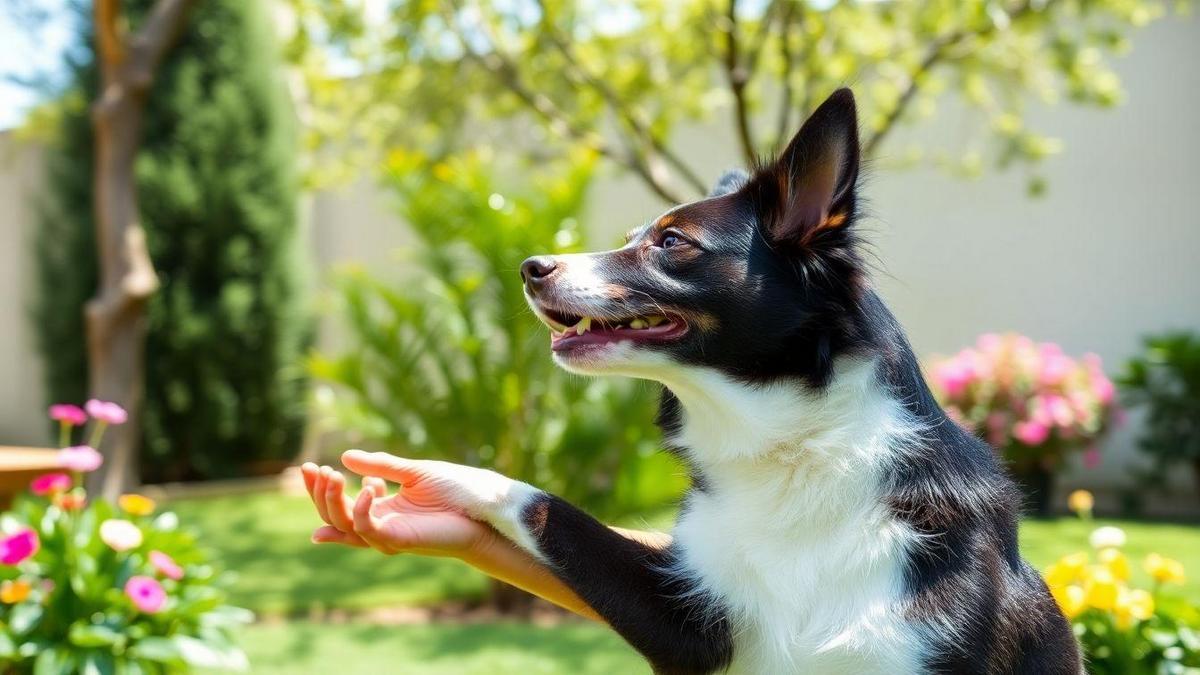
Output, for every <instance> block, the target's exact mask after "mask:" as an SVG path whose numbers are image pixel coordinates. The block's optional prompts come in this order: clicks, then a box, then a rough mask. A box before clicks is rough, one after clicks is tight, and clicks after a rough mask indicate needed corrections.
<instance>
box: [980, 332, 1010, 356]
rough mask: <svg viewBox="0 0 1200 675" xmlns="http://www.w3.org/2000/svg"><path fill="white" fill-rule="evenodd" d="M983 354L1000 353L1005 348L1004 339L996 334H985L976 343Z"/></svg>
mask: <svg viewBox="0 0 1200 675" xmlns="http://www.w3.org/2000/svg"><path fill="white" fill-rule="evenodd" d="M975 346H976V347H979V351H981V352H998V351H1000V349H1001V348H1002V347H1004V338H1003V337H1002V336H1000V335H997V334H996V333H984V334H983V335H980V336H979V339H978V340H976V341H975Z"/></svg>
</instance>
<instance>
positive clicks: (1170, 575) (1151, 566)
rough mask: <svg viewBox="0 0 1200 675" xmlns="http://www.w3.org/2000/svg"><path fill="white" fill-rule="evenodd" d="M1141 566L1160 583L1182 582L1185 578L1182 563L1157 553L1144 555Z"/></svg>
mask: <svg viewBox="0 0 1200 675" xmlns="http://www.w3.org/2000/svg"><path fill="white" fill-rule="evenodd" d="M1142 567H1143V568H1144V569H1145V570H1146V572H1148V573H1149V574H1150V576H1152V577H1154V580H1155V581H1157V582H1158V583H1160V584H1164V583H1171V584H1182V583H1183V582H1184V581H1185V580H1186V579H1187V576H1186V575H1185V574H1184V571H1183V563H1181V562H1179V561H1178V560H1175V559H1173V558H1167V557H1165V556H1161V555H1159V554H1157V553H1151V554H1150V555H1148V556H1146V560H1145V562H1144V563H1142Z"/></svg>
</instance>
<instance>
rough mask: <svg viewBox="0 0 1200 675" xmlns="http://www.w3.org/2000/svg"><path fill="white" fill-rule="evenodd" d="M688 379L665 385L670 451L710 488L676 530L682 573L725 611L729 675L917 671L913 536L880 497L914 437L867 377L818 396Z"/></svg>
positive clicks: (843, 376) (858, 368)
mask: <svg viewBox="0 0 1200 675" xmlns="http://www.w3.org/2000/svg"><path fill="white" fill-rule="evenodd" d="M687 380H688V382H683V381H680V382H677V383H675V385H674V386H671V389H672V391H674V392H675V393H676V395H677V396H678V397H679V398H680V401H681V402H682V403H683V405H684V410H685V412H684V416H683V427H682V429H681V431H680V433H678V434H677V435H676V437H675V438H674V439H673V440H674V441H675V442H676V443H678V444H679V445H680V446H682V447H684V448H686V449H687V452H688V454H689V457H690V459H691V461H692V462H694V463H695V465H696V466H697V468H698V469H699V470H700V471H701V473H702V474H703V475H704V479H705V483H706V489H705V490H704V491H703V492H700V491H697V492H695V493H694V494H693V495H692V498H691V500H690V501H689V504H688V507H687V509H686V510H685V512H684V513H683V515H682V516H681V517H680V519H679V522H678V523H677V524H676V527H675V531H674V535H675V539H676V541H677V542H678V544H679V545H680V546H679V548H680V551H681V559H680V569H679V570H678V571H679V573H681V574H683V575H686V576H687V577H689V578H690V579H691V580H692V581H693V583H694V584H695V585H696V587H697V589H698V590H699V591H703V592H705V593H708V594H711V595H712V596H714V597H715V598H717V599H719V600H720V601H721V602H722V604H723V605H724V606H725V608H726V610H727V611H728V613H729V618H730V624H731V629H732V631H733V634H734V662H733V666H732V668H731V672H734V673H755V674H757V673H822V674H824V673H889V674H893V673H896V674H899V673H915V672H918V671H919V670H920V661H921V657H922V655H923V654H924V652H925V646H924V644H923V642H922V640H921V639H920V628H919V627H918V626H915V625H912V624H911V623H910V622H908V621H906V620H905V619H904V617H903V616H902V613H901V610H902V606H903V600H902V594H903V583H904V581H903V573H902V570H903V564H904V561H905V557H906V552H907V551H908V550H909V547H911V546H912V545H913V544H914V541H915V536H914V534H913V533H912V531H911V530H910V529H909V528H908V527H907V526H906V525H905V524H904V523H903V522H901V521H899V520H897V519H896V518H895V517H894V516H893V515H892V513H891V512H890V511H889V509H888V508H887V506H886V505H885V504H884V503H883V499H882V495H881V490H880V481H881V466H882V465H883V464H884V463H885V462H887V461H889V460H891V459H892V458H894V456H895V453H896V452H899V451H900V450H901V449H902V448H903V446H904V443H905V442H906V440H907V439H909V438H911V437H912V435H913V434H914V433H915V429H914V428H913V426H912V424H911V423H910V422H909V421H908V419H907V418H906V416H905V415H904V414H903V408H902V407H901V406H899V405H898V404H897V402H896V401H895V400H894V399H893V398H892V397H891V396H890V395H888V394H887V392H886V391H884V390H882V389H881V388H880V386H879V385H878V383H877V381H876V378H875V377H874V368H873V365H872V364H870V363H863V362H849V363H845V364H839V368H838V369H837V374H836V376H835V378H834V381H833V383H832V384H831V385H830V386H829V387H828V388H827V389H826V390H825V391H823V392H822V393H820V394H819V395H817V394H812V393H806V392H804V391H801V390H799V389H797V387H795V386H791V385H788V386H779V387H766V388H750V387H746V386H745V385H741V384H739V383H736V382H733V381H731V380H728V379H725V378H723V377H721V376H719V375H715V374H712V373H692V374H691V376H689V377H688V378H687ZM669 386H670V385H669Z"/></svg>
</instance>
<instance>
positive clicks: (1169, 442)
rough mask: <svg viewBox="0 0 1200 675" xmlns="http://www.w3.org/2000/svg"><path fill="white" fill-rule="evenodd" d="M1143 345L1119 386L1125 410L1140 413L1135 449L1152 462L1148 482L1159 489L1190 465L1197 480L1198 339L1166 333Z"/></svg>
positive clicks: (1199, 469)
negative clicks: (1142, 416)
mask: <svg viewBox="0 0 1200 675" xmlns="http://www.w3.org/2000/svg"><path fill="white" fill-rule="evenodd" d="M1144 345H1145V351H1144V353H1143V354H1142V355H1141V356H1139V357H1137V358H1135V359H1132V360H1130V361H1129V363H1128V364H1127V365H1126V367H1125V372H1124V374H1123V375H1122V376H1121V378H1120V379H1119V384H1120V385H1121V393H1122V397H1123V399H1124V402H1125V403H1126V404H1127V405H1128V406H1130V407H1145V408H1146V412H1147V414H1146V422H1145V426H1144V427H1143V431H1142V435H1141V438H1139V439H1138V447H1140V448H1141V450H1142V451H1143V452H1145V453H1146V454H1147V455H1149V456H1150V458H1151V459H1152V460H1153V469H1152V474H1151V476H1149V477H1148V479H1149V481H1148V482H1152V483H1156V484H1160V485H1161V481H1162V480H1163V479H1164V478H1165V477H1166V474H1167V471H1168V470H1169V469H1171V468H1173V467H1175V466H1176V465H1178V464H1179V463H1185V464H1190V465H1191V466H1192V467H1193V468H1194V469H1195V470H1196V477H1197V478H1198V479H1200V336H1197V335H1195V334H1194V333H1187V332H1177V333H1166V334H1163V335H1156V336H1151V337H1147V338H1146V339H1145V340H1144Z"/></svg>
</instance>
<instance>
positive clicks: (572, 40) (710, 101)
mask: <svg viewBox="0 0 1200 675" xmlns="http://www.w3.org/2000/svg"><path fill="white" fill-rule="evenodd" d="M291 4H292V5H293V7H294V9H295V10H296V12H297V15H298V16H299V18H300V19H299V21H298V22H297V26H298V28H297V31H296V33H295V34H294V35H293V36H292V43H291V49H290V53H291V56H292V60H293V63H295V64H297V65H298V66H300V69H301V71H302V73H303V74H304V77H305V80H306V82H307V83H308V90H309V93H310V94H311V96H310V102H311V103H312V104H313V106H314V109H315V110H316V111H319V114H316V115H314V116H313V117H314V118H316V119H317V120H318V121H317V122H315V123H314V124H312V125H311V126H310V128H309V130H308V141H309V144H310V146H311V147H312V148H313V149H314V150H316V149H319V148H321V146H323V145H324V144H325V143H330V144H332V145H335V147H337V148H338V152H337V153H333V154H336V155H337V156H340V157H345V158H348V159H347V160H346V164H349V165H351V166H353V167H354V168H356V169H358V170H361V168H362V167H368V166H373V165H375V164H377V162H378V161H379V158H380V157H387V156H388V155H389V154H391V153H392V152H393V151H395V150H396V149H397V148H400V149H403V150H406V151H407V150H412V149H414V148H417V149H421V150H425V151H428V152H431V153H432V154H434V155H437V156H442V155H448V154H457V153H460V152H464V151H471V150H479V149H481V148H497V147H503V148H505V151H504V152H505V154H512V153H516V152H522V151H524V152H526V153H527V154H528V155H529V156H530V157H534V158H542V157H545V156H547V155H552V156H562V155H565V154H569V153H570V152H572V151H578V150H581V149H582V150H587V151H589V152H596V153H599V154H600V155H602V156H603V157H604V158H605V159H606V161H611V162H612V163H614V164H615V165H617V166H620V167H622V168H624V169H626V170H628V171H630V172H631V174H633V175H634V176H636V177H638V178H640V179H641V180H642V182H643V183H645V184H646V186H647V187H649V188H650V189H651V190H652V191H654V192H655V193H656V194H658V195H659V196H661V197H663V198H664V199H666V200H668V201H679V200H681V199H683V198H687V197H692V196H696V195H697V193H698V194H703V192H704V190H705V188H707V184H706V183H705V182H704V181H702V180H699V179H698V178H697V176H696V170H695V168H694V167H692V166H690V165H689V163H688V162H686V161H683V160H682V158H681V157H680V155H679V153H678V152H677V148H675V147H673V146H672V143H671V140H672V132H673V131H674V130H675V129H677V128H678V127H679V126H680V125H685V124H687V125H697V124H706V123H714V121H715V123H718V124H727V125H729V127H728V136H729V137H730V138H734V137H735V136H736V137H738V138H741V139H744V140H743V143H742V145H743V147H742V148H740V152H731V153H730V156H728V157H725V158H724V159H722V160H721V161H722V162H724V163H725V164H732V163H735V162H738V161H740V160H741V159H742V158H745V157H749V156H757V155H764V154H767V153H769V152H771V151H772V150H773V149H777V148H778V147H779V146H780V144H781V143H783V142H785V141H786V139H787V138H788V137H789V136H790V134H791V133H792V132H794V131H795V129H796V128H797V127H798V126H799V124H800V121H801V120H802V119H803V118H804V116H805V115H807V114H808V113H809V112H811V111H812V109H813V108H814V107H815V105H816V104H817V103H819V102H820V101H821V100H822V99H823V98H824V97H826V96H827V95H829V94H830V93H831V92H832V91H833V90H834V89H836V88H837V87H839V86H843V85H845V84H846V83H847V82H852V83H853V84H854V87H855V89H856V91H857V93H858V96H859V105H860V109H861V113H862V119H863V120H864V121H865V126H866V129H864V132H865V134H864V146H865V149H866V151H867V155H869V156H870V155H874V156H876V157H880V158H883V159H884V160H886V161H888V162H890V163H895V162H896V159H895V158H901V159H903V158H904V157H905V155H907V154H911V153H906V152H901V151H900V150H899V149H898V148H896V147H889V145H888V144H887V143H885V141H888V142H890V140H891V135H892V132H893V130H894V129H895V128H897V127H898V126H900V125H904V124H910V123H912V124H920V123H937V118H938V115H939V113H940V108H941V107H942V106H945V107H946V108H947V109H948V110H950V114H951V115H953V118H954V120H955V124H956V125H958V126H962V127H964V128H966V129H968V131H967V133H966V134H955V135H953V137H952V138H947V137H944V135H943V137H942V138H938V139H935V140H930V141H925V142H924V143H923V147H922V148H921V150H922V152H921V153H920V154H921V155H922V156H923V157H925V158H928V159H927V160H925V161H933V162H934V163H936V164H937V165H939V166H942V167H944V168H948V169H950V170H954V171H956V168H957V167H958V166H959V165H960V164H962V163H963V160H964V159H966V158H973V157H979V158H984V157H986V159H987V160H988V161H987V164H989V165H995V166H1004V165H1005V164H1008V163H1013V162H1019V163H1023V164H1031V165H1032V164H1036V163H1038V162H1040V161H1042V160H1044V159H1045V158H1046V157H1047V156H1048V154H1049V153H1047V152H1046V147H1045V144H1044V143H1041V142H1039V139H1042V136H1041V135H1040V134H1039V133H1038V132H1037V130H1036V129H1025V130H1024V133H1023V134H1022V136H1021V137H1014V135H1013V134H1012V132H1011V131H1005V130H1004V128H1003V127H1004V126H1005V125H1006V124H1007V126H1009V127H1011V122H1012V121H1013V120H1015V121H1016V122H1017V126H1018V128H1022V129H1023V128H1024V126H1025V108H1026V106H1027V104H1028V103H1029V102H1031V101H1036V102H1039V103H1043V104H1053V103H1056V102H1059V101H1062V100H1068V101H1070V102H1072V103H1075V104H1077V105H1084V106H1094V107H1102V108H1103V107H1111V106H1113V105H1116V104H1118V103H1120V101H1121V100H1123V98H1124V91H1123V89H1122V87H1121V83H1120V79H1119V78H1118V77H1117V75H1116V73H1115V72H1114V70H1113V69H1112V66H1111V59H1112V57H1114V56H1119V55H1121V54H1123V53H1125V52H1126V51H1128V49H1129V43H1130V35H1132V34H1133V32H1134V30H1135V29H1137V28H1140V27H1142V26H1144V25H1146V24H1147V23H1149V22H1151V21H1153V20H1156V19H1158V18H1159V17H1162V16H1165V15H1166V13H1167V11H1168V5H1169V4H1170V3H1169V2H1168V1H1167V0H1049V1H1042V2H1038V1H1030V0H942V1H937V2H928V1H925V0H893V1H891V2H835V3H827V2H826V3H811V2H804V1H801V0H773V1H772V2H764V3H741V4H740V6H738V7H737V9H738V11H736V12H735V13H734V14H733V15H732V16H730V15H729V14H728V12H727V8H728V6H729V5H728V4H727V3H724V2H722V3H716V4H714V3H711V2H700V1H698V0H696V1H691V2H682V3H679V2H676V3H635V4H625V5H621V6H620V10H619V11H618V10H616V9H615V8H614V6H613V5H612V4H611V3H585V4H583V5H580V4H579V3H572V2H566V1H562V0H557V1H546V2H539V3H536V4H535V5H529V4H522V3H500V4H497V3H487V2H478V1H474V2H466V3H465V4H464V3H445V2H393V3H389V7H390V9H391V14H390V15H380V16H376V17H374V19H373V22H371V23H370V29H369V30H365V29H364V25H365V24H364V23H363V21H362V19H363V17H364V15H363V13H362V12H361V11H360V4H359V3H357V2H355V1H354V0H329V1H327V2H321V3H313V2H310V1H309V0H291ZM1184 4H1185V5H1186V4H1187V3H1186V2H1185V3H1184ZM750 6H753V9H747V7H750ZM347 16H356V17H358V19H359V20H356V21H348V20H347V18H346V17H347ZM335 64H336V68H335V67H334V65H335ZM347 67H351V68H354V69H355V72H356V77H354V78H352V79H347V78H345V77H344V74H345V70H346V68H347ZM956 98H960V99H962V100H963V101H965V102H966V104H967V110H966V113H967V114H966V115H965V116H964V115H963V114H962V113H963V111H962V110H961V109H960V106H957V105H956V103H957V101H955V100H954V99H956ZM960 117H965V118H966V119H964V120H962V121H959V118H960ZM398 120H403V123H398ZM964 122H965V124H964ZM348 137H349V138H356V139H360V141H361V142H359V143H355V144H351V145H353V147H352V148H348V147H347V145H348V144H346V143H345V142H344V139H346V138H348ZM347 151H349V152H347ZM330 154H331V153H324V154H322V161H321V162H320V167H319V168H320V172H321V174H322V175H321V176H319V177H318V178H317V180H327V179H330V178H333V177H334V176H335V175H353V171H350V170H347V168H348V167H347V166H346V164H342V165H338V164H336V163H332V162H330V161H329V156H330ZM904 163H905V164H911V163H912V162H911V161H908V162H904ZM975 164H977V165H978V166H979V167H980V168H982V166H983V164H984V162H982V161H979V162H975ZM956 172H957V171H956ZM961 173H964V174H966V175H971V174H972V172H961ZM974 173H978V170H976V171H975V172H974Z"/></svg>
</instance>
